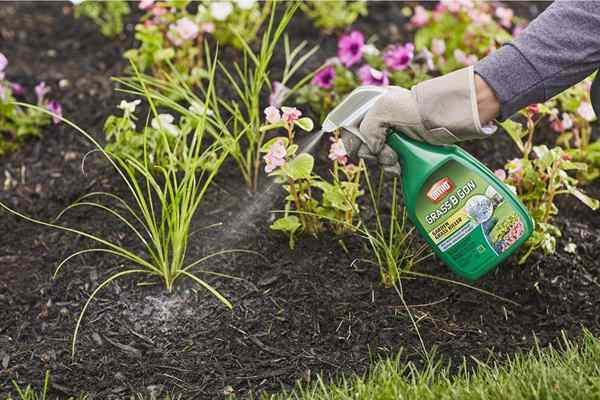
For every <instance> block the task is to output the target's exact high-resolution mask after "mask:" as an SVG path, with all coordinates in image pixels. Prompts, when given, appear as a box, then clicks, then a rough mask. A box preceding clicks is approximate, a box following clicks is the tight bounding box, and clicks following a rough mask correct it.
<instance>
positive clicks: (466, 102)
mask: <svg viewBox="0 0 600 400" xmlns="http://www.w3.org/2000/svg"><path fill="white" fill-rule="evenodd" d="M390 127H393V128H395V129H397V130H398V131H400V132H402V133H404V134H405V135H406V136H408V137H410V138H412V139H415V140H420V141H424V142H428V143H431V144H437V145H442V144H451V143H456V142H460V141H463V140H469V139H479V138H485V137H489V136H490V135H491V134H492V133H494V131H495V130H496V128H495V127H494V128H488V127H486V128H482V126H481V123H480V120H479V111H478V108H477V97H476V93H475V75H474V70H473V67H468V68H463V69H461V70H458V71H455V72H452V73H449V74H447V75H444V76H441V77H439V78H434V79H430V80H428V81H425V82H422V83H419V84H418V85H415V86H414V87H413V88H412V89H411V90H407V89H404V88H401V87H397V86H390V87H389V88H388V90H387V92H386V93H385V94H384V95H383V96H382V97H380V98H379V99H378V100H377V101H376V102H375V104H374V105H373V107H372V108H371V109H370V110H369V111H368V112H367V114H366V115H365V118H364V119H363V121H362V123H361V124H360V133H361V135H362V136H363V138H364V139H365V142H364V143H362V142H361V141H360V140H359V139H358V138H357V137H355V136H354V135H352V134H350V133H344V134H343V135H342V140H343V142H344V146H345V147H346V151H347V152H348V153H350V154H355V152H358V156H359V157H361V158H367V159H376V160H378V162H379V163H380V164H381V165H382V166H383V168H384V170H385V171H387V172H389V173H392V174H394V175H399V174H400V165H399V163H398V156H397V154H396V152H395V151H393V150H392V149H391V148H390V147H389V146H388V145H386V144H385V142H386V139H387V129H388V128H390Z"/></svg>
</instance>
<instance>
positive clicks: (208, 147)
mask: <svg viewBox="0 0 600 400" xmlns="http://www.w3.org/2000/svg"><path fill="white" fill-rule="evenodd" d="M215 69H216V63H213V64H212V65H211V70H210V73H211V75H210V79H209V82H208V85H209V86H212V85H213V84H214V72H215ZM142 87H144V86H143V83H142ZM144 90H145V89H144ZM145 93H146V100H147V101H148V103H149V105H150V108H151V110H152V114H153V115H154V117H155V118H157V117H158V112H157V110H156V106H155V104H154V102H153V101H152V98H151V97H150V95H149V94H148V93H147V91H146V90H145ZM37 108H38V109H39V110H40V111H44V112H46V113H49V112H48V111H46V110H43V109H41V108H39V107H37ZM63 121H64V122H65V123H66V124H67V125H69V126H71V127H73V128H74V129H75V130H77V131H78V132H79V133H81V134H82V135H83V136H85V137H86V138H87V139H88V140H90V141H91V142H92V143H93V144H94V146H95V147H96V149H97V150H98V151H100V152H101V153H102V154H103V155H104V156H105V157H106V159H107V160H108V161H109V162H110V164H111V165H112V166H113V167H114V169H115V171H116V172H117V174H118V175H119V177H120V178H121V179H122V181H123V183H124V184H125V185H126V187H127V189H128V191H129V193H130V195H131V198H130V199H129V198H127V199H126V198H123V197H120V196H118V195H116V194H114V193H109V192H93V193H88V194H86V195H84V196H82V197H81V198H80V199H79V200H77V201H76V202H75V203H73V204H71V205H70V206H69V207H67V208H66V209H65V210H63V211H62V212H61V213H60V214H59V216H58V217H57V218H56V220H55V221H54V222H44V221H39V220H36V219H33V218H31V217H28V216H26V215H24V214H22V213H20V212H18V211H15V210H13V209H11V208H9V207H8V206H7V205H5V204H2V203H0V207H2V208H4V209H6V210H7V211H9V212H11V213H13V214H15V215H17V216H19V217H21V218H24V219H26V220H28V221H31V222H34V223H37V224H41V225H44V226H48V227H52V228H56V229H60V230H63V231H67V232H71V233H75V234H78V235H80V236H83V237H85V238H87V239H90V240H91V241H92V242H95V243H97V244H98V247H93V248H89V249H84V250H79V251H77V252H75V253H73V254H71V255H70V256H68V257H67V258H65V259H64V260H63V261H62V262H61V263H60V264H59V265H58V267H57V269H56V271H55V276H56V275H57V274H58V273H59V272H60V271H61V270H62V267H63V266H64V265H65V264H66V263H67V262H68V261H70V260H72V259H73V258H75V257H77V256H79V255H82V254H87V253H105V254H110V255H116V256H118V257H120V258H122V259H123V260H125V261H126V262H127V264H124V265H123V270H122V271H120V272H118V273H115V274H114V275H111V276H110V277H108V278H107V279H105V280H104V281H103V282H102V283H101V284H100V285H99V286H98V287H96V288H95V289H94V291H93V292H92V293H91V295H90V297H89V298H88V300H87V301H86V303H85V304H84V306H83V309H82V311H81V314H80V315H79V318H78V320H77V324H76V327H75V332H74V335H73V344H72V351H73V354H74V353H75V343H76V340H77V334H78V331H79V327H80V324H81V321H82V319H83V316H84V315H85V312H86V310H87V307H88V306H89V304H90V302H91V301H92V300H93V299H94V298H95V297H96V295H97V294H98V292H99V291H100V290H102V289H103V288H104V287H106V286H107V285H109V284H110V283H111V282H113V281H115V280H116V279H119V278H123V277H125V276H129V275H142V276H150V277H154V278H156V279H158V280H160V281H162V283H163V284H164V285H165V288H166V289H167V290H168V291H171V290H172V289H173V286H174V284H175V282H176V281H177V280H178V279H180V278H188V279H191V280H192V281H193V282H195V283H196V284H198V285H199V286H201V287H203V288H205V289H206V290H208V291H209V292H210V293H211V294H212V295H214V296H215V297H216V298H218V299H219V300H220V301H221V302H222V303H223V304H225V305H226V306H228V307H230V308H231V307H232V305H231V303H230V302H229V301H228V300H227V299H226V298H225V297H223V296H222V295H221V294H220V293H219V292H218V291H217V290H216V289H214V288H213V287H212V286H210V285H209V284H208V283H207V282H205V281H204V280H202V279H201V278H199V277H198V276H197V274H196V272H199V273H202V274H209V275H215V276H220V277H224V276H226V275H223V274H219V273H216V272H212V271H208V270H200V269H198V266H199V265H200V264H202V263H204V262H205V261H206V260H208V259H211V258H213V257H215V256H217V255H223V254H228V253H232V252H234V251H236V250H222V251H219V252H217V253H214V254H210V255H207V256H205V257H203V258H200V259H199V260H196V261H193V262H189V261H188V260H187V257H186V255H187V250H188V244H189V240H190V237H191V233H192V232H191V230H190V229H191V224H192V220H193V217H194V215H195V214H196V212H197V211H198V209H199V207H200V205H201V203H202V199H203V197H204V195H205V193H206V191H207V189H208V187H209V185H210V184H211V182H212V180H213V178H214V177H215V175H216V173H217V171H218V170H219V167H220V166H221V164H222V162H223V160H224V159H225V157H226V156H227V152H226V151H225V150H223V149H222V147H221V146H220V145H219V144H218V143H213V144H207V143H206V142H205V137H206V129H205V128H206V117H202V118H199V120H198V123H197V124H196V125H194V130H193V133H192V134H191V138H190V143H189V144H188V146H187V147H186V149H185V153H184V157H179V155H178V154H176V153H175V149H173V148H172V147H171V146H165V149H166V152H167V155H168V159H169V161H168V162H167V163H165V164H164V165H153V164H152V163H151V161H150V158H149V154H148V151H147V137H146V136H144V156H143V158H142V160H139V159H138V158H136V157H134V156H132V155H130V154H127V153H125V154H123V155H122V156H119V155H115V154H110V153H108V152H107V151H106V150H105V149H104V148H102V146H100V145H99V144H98V143H97V142H96V141H95V140H94V139H93V138H92V137H91V136H90V135H89V134H88V133H86V132H85V131H83V130H82V129H81V128H79V127H77V126H76V125H75V124H73V123H72V122H70V121H68V120H64V119H63ZM157 129H158V130H159V131H160V135H161V140H163V143H169V140H168V135H171V133H170V132H169V127H168V126H166V124H165V123H163V122H162V121H161V120H160V118H159V119H158V128H157ZM181 163H183V165H184V167H183V168H180V166H181ZM154 170H157V171H158V177H157V176H156V175H155V173H154ZM180 170H181V172H180ZM79 207H91V208H93V209H98V210H100V211H103V212H106V213H107V215H108V216H109V217H111V218H115V220H116V221H117V222H119V223H122V224H123V225H124V226H125V227H126V228H127V229H128V230H129V231H130V232H131V234H132V235H133V237H135V238H137V239H138V240H139V243H140V244H141V245H142V248H143V251H141V252H136V250H134V249H128V248H126V247H124V246H122V245H121V244H119V243H116V242H113V241H111V240H109V239H107V238H103V237H101V236H97V235H94V234H92V233H88V232H86V231H83V230H80V229H76V228H71V227H66V226H62V225H58V224H57V221H58V220H60V218H61V217H62V215H63V214H64V213H65V212H68V211H69V210H72V209H75V208H79ZM240 251H242V250H240Z"/></svg>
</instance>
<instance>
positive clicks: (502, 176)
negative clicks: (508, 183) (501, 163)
mask: <svg viewBox="0 0 600 400" xmlns="http://www.w3.org/2000/svg"><path fill="white" fill-rule="evenodd" d="M494 175H496V177H497V178H498V179H500V180H501V181H503V180H506V171H505V170H503V169H497V170H495V171H494Z"/></svg>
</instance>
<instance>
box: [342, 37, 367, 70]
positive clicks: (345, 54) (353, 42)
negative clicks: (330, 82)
mask: <svg viewBox="0 0 600 400" xmlns="http://www.w3.org/2000/svg"><path fill="white" fill-rule="evenodd" d="M364 45H365V37H364V36H363V34H362V33H361V32H359V31H352V32H350V33H349V34H347V35H342V37H340V40H339V41H338V52H337V54H338V58H339V59H340V61H341V62H342V64H344V65H345V66H346V67H351V66H352V65H354V64H356V63H357V62H359V61H360V59H361V58H362V54H363V47H364Z"/></svg>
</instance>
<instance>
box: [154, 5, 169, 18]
mask: <svg viewBox="0 0 600 400" xmlns="http://www.w3.org/2000/svg"><path fill="white" fill-rule="evenodd" d="M151 12H152V14H154V16H155V17H160V16H162V15H165V14H166V13H167V12H168V11H167V9H166V8H163V7H161V6H159V5H156V6H154V7H152V11H151Z"/></svg>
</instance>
